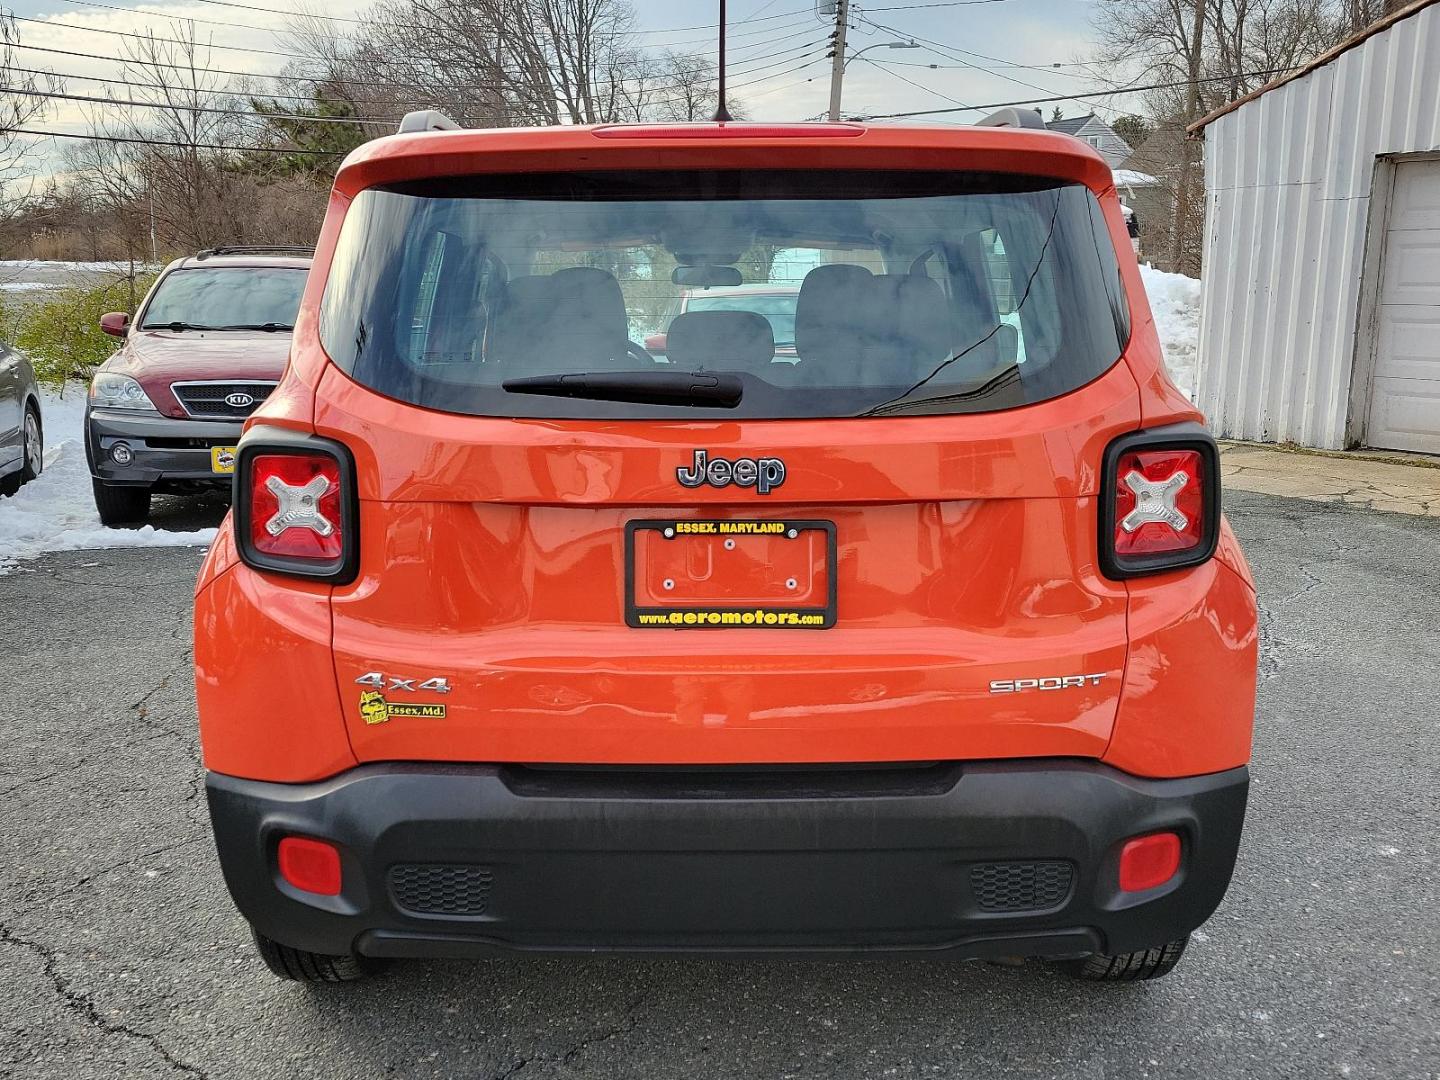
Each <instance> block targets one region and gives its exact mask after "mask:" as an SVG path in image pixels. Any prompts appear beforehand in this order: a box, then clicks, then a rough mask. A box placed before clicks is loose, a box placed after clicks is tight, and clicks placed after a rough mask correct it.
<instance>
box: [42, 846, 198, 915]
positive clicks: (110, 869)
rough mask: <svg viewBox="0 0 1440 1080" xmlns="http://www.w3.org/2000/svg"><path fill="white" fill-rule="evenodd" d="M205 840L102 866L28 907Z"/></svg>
mask: <svg viewBox="0 0 1440 1080" xmlns="http://www.w3.org/2000/svg"><path fill="white" fill-rule="evenodd" d="M205 839H206V837H204V836H203V835H202V836H187V837H186V838H185V839H184V840H176V841H175V842H174V843H171V844H164V845H162V846H160V847H157V848H152V849H151V850H149V851H142V852H141V853H140V854H138V855H132V856H130V857H129V858H128V859H121V860H120V861H119V862H116V863H111V864H110V865H109V866H103V867H101V868H100V869H99V870H96V871H94V872H93V873H90V874H86V875H85V876H84V877H82V878H77V879H76V880H75V881H73V882H71V883H70V884H69V885H67V886H65V887H64V888H63V889H61V890H60V891H59V892H57V893H51V894H50V895H49V896H42V897H41V898H40V899H38V900H35V901H33V902H29V904H30V906H38V907H44V906H45V905H47V904H53V903H54V902H55V901H57V900H59V899H60V898H61V897H63V896H68V895H69V894H70V893H72V892H74V891H75V890H76V889H83V888H84V887H85V886H87V885H89V884H90V883H91V882H93V881H96V880H98V879H100V878H102V877H104V876H105V875H107V874H113V873H114V872H115V871H116V870H124V869H125V868H126V867H127V866H134V865H135V864H136V863H140V862H144V861H145V860H146V859H153V858H154V857H155V856H157V855H165V854H168V853H169V852H171V851H178V850H179V849H180V848H183V847H189V846H190V845H192V844H199V843H203V842H204V841H205Z"/></svg>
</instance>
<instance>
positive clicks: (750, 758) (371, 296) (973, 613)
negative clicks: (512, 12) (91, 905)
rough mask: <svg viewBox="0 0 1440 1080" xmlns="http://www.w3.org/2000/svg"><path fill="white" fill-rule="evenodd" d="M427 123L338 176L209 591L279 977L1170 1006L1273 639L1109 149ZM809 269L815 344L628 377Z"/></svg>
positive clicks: (838, 127) (250, 871)
mask: <svg viewBox="0 0 1440 1080" xmlns="http://www.w3.org/2000/svg"><path fill="white" fill-rule="evenodd" d="M1027 117H1028V119H1027ZM437 122H438V123H440V125H441V126H445V124H444V122H443V121H437V120H436V119H435V117H433V116H431V117H421V118H418V122H411V121H407V123H406V124H405V125H404V126H403V127H402V132H403V133H402V134H400V135H398V136H394V137H389V138H383V139H378V140H376V141H374V142H371V143H367V144H366V145H364V146H363V147H361V148H360V149H358V150H356V151H355V152H354V153H353V154H351V156H350V157H349V158H348V159H347V160H346V162H345V164H344V165H343V166H342V167H341V169H340V170H339V173H338V174H337V176H336V178H335V190H334V193H333V195H332V197H331V200H330V209H329V215H328V217H327V218H326V221H325V225H324V229H323V231H322V233H321V236H320V239H319V243H318V246H317V248H316V255H315V266H314V270H313V271H312V273H311V276H310V280H309V284H308V286H307V288H306V292H305V297H304V300H303V302H302V303H301V308H300V317H299V320H298V322H297V328H296V335H295V345H294V350H293V354H292V357H291V362H290V366H289V368H288V369H287V370H286V373H285V375H284V377H283V379H282V380H281V384H280V388H279V389H278V390H277V391H276V392H275V393H274V394H272V395H271V397H270V398H269V400H268V401H266V402H265V404H264V405H262V406H261V407H260V408H259V409H258V410H257V411H256V413H255V415H254V416H252V417H251V418H250V420H249V422H248V424H247V426H246V430H245V434H244V436H243V438H242V439H241V440H240V444H239V450H238V453H237V458H238V466H237V473H236V489H235V500H234V511H233V514H232V516H231V517H230V518H229V519H228V520H227V521H226V523H225V525H224V526H223V528H222V529H221V532H220V536H219V537H218V539H217V540H216V542H215V543H214V544H213V546H212V547H211V549H210V552H209V554H208V556H207V557H206V561H205V564H204V566H203V569H202V571H201V574H200V579H199V581H198V583H197V586H196V610H195V665H196V693H197V699H198V705H199V713H200V733H201V745H202V749H203V752H204V759H205V766H206V769H207V770H208V771H207V780H206V783H207V789H208V793H209V804H210V817H211V821H212V823H213V827H214V830H215V838H216V844H217V847H218V850H219V855H220V863H221V866H222V868H223V870H224V874H225V879H226V882H227V883H228V885H229V888H230V891H231V894H232V896H233V897H234V899H235V902H236V903H237V905H238V906H239V908H240V910H241V912H243V914H244V915H245V917H246V918H247V919H248V920H249V922H250V923H251V925H252V926H253V928H254V932H255V935H256V941H257V942H258V944H259V947H260V952H261V955H262V956H263V957H264V958H265V960H266V961H267V962H268V963H269V965H270V967H271V968H272V970H274V971H275V972H276V973H277V974H279V975H282V976H284V977H287V978H299V979H321V980H337V979H347V978H352V977H354V976H356V975H359V974H360V973H361V972H363V971H364V970H365V968H366V967H367V966H369V965H371V964H373V963H374V962H376V961H379V960H381V959H383V958H386V957H397V956H483V955H487V954H491V953H494V952H497V951H505V950H510V951H516V952H533V951H555V952H572V953H587V954H588V953H591V952H594V951H599V950H615V951H630V952H640V953H653V952H660V951H679V952H692V953H713V952H732V953H733V952H744V953H763V954H776V953H791V952H814V953H823V954H837V953H843V954H851V953H860V952H870V951H893V952H900V953H908V954H911V955H944V956H951V957H960V958H970V957H1010V956H1027V957H1043V958H1047V959H1051V960H1055V961H1058V962H1060V963H1063V964H1064V965H1066V967H1067V968H1069V969H1070V970H1072V971H1074V972H1075V973H1077V974H1079V975H1081V976H1083V977H1087V978H1093V979H1131V978H1149V977H1152V976H1155V975H1161V974H1164V973H1165V972H1166V971H1168V970H1170V968H1171V967H1172V966H1173V965H1174V964H1175V962H1176V961H1177V960H1178V959H1179V957H1180V954H1181V952H1182V950H1183V949H1184V947H1185V943H1186V940H1187V936H1188V935H1189V934H1190V932H1191V931H1192V930H1193V929H1194V928H1195V927H1197V926H1199V925H1200V924H1201V923H1202V922H1204V921H1205V920H1206V919H1207V918H1208V917H1209V916H1210V914H1211V912H1213V911H1214V910H1215V907H1216V905H1217V904H1218V903H1219V902H1220V899H1221V897H1222V896H1223V894H1224V892H1225V889H1226V886H1227V883H1228V881H1229V878H1230V874H1231V870H1232V867H1233V865H1234V862H1235V856H1236V850H1237V847H1238V845H1239V842H1240V833H1241V825H1242V821H1243V818H1244V812H1245V801H1246V791H1247V783H1248V778H1247V772H1246V764H1247V761H1248V759H1249V754H1250V733H1251V723H1252V715H1253V711H1254V704H1255V662H1256V641H1257V626H1256V605H1255V594H1254V588H1253V585H1252V583H1251V579H1250V574H1249V571H1248V569H1247V567H1246V564H1245V559H1244V557H1243V556H1242V554H1241V552H1240V548H1239V546H1238V545H1237V543H1236V541H1235V538H1234V536H1233V535H1232V534H1231V532H1230V530H1229V528H1228V526H1227V525H1226V524H1225V521H1224V519H1223V517H1222V516H1221V512H1220V474H1219V469H1218V458H1217V453H1216V446H1215V442H1214V440H1213V439H1211V437H1210V436H1209V435H1208V434H1207V433H1206V431H1205V429H1204V428H1203V427H1202V426H1201V421H1202V418H1201V416H1200V414H1199V413H1197V412H1196V410H1195V408H1194V406H1193V405H1191V403H1190V402H1189V401H1188V400H1187V399H1186V398H1185V397H1184V396H1183V395H1182V394H1180V393H1179V392H1178V391H1177V390H1176V389H1175V387H1174V386H1173V385H1172V384H1171V382H1170V380H1169V379H1168V378H1167V377H1166V374H1165V369H1164V366H1163V363H1162V360H1161V353H1160V345H1159V342H1158V340H1157V338H1156V334H1155V327H1154V324H1153V320H1152V317H1151V314H1150V309H1149V307H1148V305H1147V303H1146V299H1145V292H1144V288H1143V287H1142V285H1141V282H1140V277H1139V273H1138V270H1137V267H1136V262H1135V259H1134V258H1133V257H1131V256H1130V254H1129V241H1128V237H1127V235H1126V231H1125V223H1124V221H1123V219H1122V217H1121V210H1120V203H1119V200H1118V199H1117V198H1116V194H1115V187H1114V183H1113V181H1112V178H1111V174H1110V170H1109V168H1107V167H1106V165H1105V162H1104V161H1103V160H1102V159H1101V158H1100V156H1099V155H1098V154H1096V153H1095V151H1094V150H1092V149H1090V148H1089V147H1087V146H1085V145H1084V144H1082V143H1079V142H1077V141H1076V140H1074V139H1071V138H1069V137H1066V136H1063V135H1058V134H1054V133H1049V132H1046V131H1043V130H1030V128H1031V127H1033V125H1034V123H1035V118H1034V116H1033V114H1026V113H1023V112H1020V113H1016V112H1010V113H1007V114H1004V115H1002V116H1000V117H997V118H996V119H995V120H994V121H992V122H991V123H989V124H986V125H982V126H976V127H968V128H960V127H954V128H951V127H946V128H926V127H883V126H877V127H868V126H863V125H857V124H813V125H809V124H802V125H781V126H776V125H750V124H733V123H722V124H686V125H676V126H609V127H597V128H581V127H555V128H547V129H543V130H529V131H504V130H489V131H464V130H426V129H427V128H430V127H433V126H435V124H436V123H437ZM449 126H450V127H453V125H449ZM777 252H785V253H786V255H785V259H784V260H780V259H778V258H777V257H776V253H777ZM782 262H783V263H784V265H783V266H781V265H780V264H781V263H782ZM801 262H807V263H808V264H809V269H807V270H805V271H804V274H803V279H802V280H801V282H800V285H799V291H798V293H797V294H796V297H795V312H794V348H795V355H794V356H782V355H780V354H779V353H778V352H777V349H776V342H775V333H774V329H773V325H774V324H773V323H772V322H771V321H770V319H769V318H768V317H767V315H766V313H765V311H764V310H750V309H747V308H746V306H745V305H744V303H743V302H739V301H740V300H741V298H742V297H743V293H735V294H734V299H735V300H736V301H737V303H735V304H731V305H729V306H727V307H726V308H725V309H722V310H686V311H684V312H683V313H681V314H679V315H677V316H676V317H675V318H674V319H673V321H672V322H670V323H669V325H668V326H667V327H666V343H665V348H666V355H665V356H664V357H657V356H655V355H654V354H653V353H651V352H650V351H648V350H647V349H646V348H645V347H644V345H643V343H642V342H638V341H637V340H636V336H637V321H636V320H635V319H634V318H633V316H634V314H635V313H636V312H637V311H638V312H647V311H653V312H663V311H665V310H666V306H665V305H666V303H668V302H670V301H674V300H678V299H679V297H680V295H681V294H682V292H684V291H685V290H696V289H705V288H707V287H713V288H721V287H724V288H731V289H733V288H734V284H735V280H736V278H737V277H739V278H740V279H741V281H742V283H744V284H749V285H756V286H760V285H765V286H769V285H773V284H775V283H776V280H777V278H782V277H783V275H787V274H788V273H789V272H790V268H791V267H793V266H795V265H798V264H800V263H801ZM667 290H668V292H667ZM754 294H755V295H756V296H757V297H761V296H764V295H766V290H755V291H754ZM757 303H758V301H757ZM640 336H643V334H641V335H640Z"/></svg>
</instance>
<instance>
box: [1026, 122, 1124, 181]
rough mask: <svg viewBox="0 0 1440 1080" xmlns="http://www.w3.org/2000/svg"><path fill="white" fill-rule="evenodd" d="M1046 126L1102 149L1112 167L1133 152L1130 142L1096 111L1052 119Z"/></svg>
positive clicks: (1119, 163) (1118, 164)
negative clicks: (1087, 114) (1062, 118)
mask: <svg viewBox="0 0 1440 1080" xmlns="http://www.w3.org/2000/svg"><path fill="white" fill-rule="evenodd" d="M1045 126H1046V127H1047V128H1048V129H1050V130H1051V131H1058V132H1059V133H1060V134H1061V135H1073V136H1074V137H1075V138H1077V139H1079V140H1080V141H1081V142H1085V143H1089V144H1090V145H1091V146H1093V147H1094V148H1095V149H1096V150H1098V151H1100V156H1101V157H1103V158H1104V159H1105V162H1106V164H1108V165H1109V166H1110V167H1111V168H1112V169H1116V168H1119V167H1120V165H1121V164H1122V163H1123V162H1124V161H1125V159H1126V158H1128V157H1129V156H1130V154H1131V153H1132V152H1133V151H1132V148H1131V146H1130V144H1129V143H1127V142H1126V141H1125V140H1124V139H1122V138H1121V137H1120V136H1119V135H1118V134H1117V133H1116V131H1115V129H1114V128H1112V127H1111V126H1110V125H1109V124H1107V123H1106V122H1105V121H1104V120H1102V119H1100V117H1098V116H1096V115H1095V114H1094V113H1091V114H1090V115H1089V116H1077V117H1075V118H1074V119H1065V120H1051V121H1049V122H1047V123H1046V124H1045Z"/></svg>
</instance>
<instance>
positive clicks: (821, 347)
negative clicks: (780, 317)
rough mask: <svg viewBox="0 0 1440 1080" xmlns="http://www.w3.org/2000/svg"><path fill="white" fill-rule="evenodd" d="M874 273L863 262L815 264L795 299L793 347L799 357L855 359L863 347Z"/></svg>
mask: <svg viewBox="0 0 1440 1080" xmlns="http://www.w3.org/2000/svg"><path fill="white" fill-rule="evenodd" d="M873 280H874V278H873V275H872V274H871V273H870V271H869V270H867V269H865V267H863V266H852V265H851V264H849V263H830V264H828V265H825V266H817V267H816V268H815V269H814V270H811V271H810V272H809V273H808V274H806V275H805V280H804V281H802V282H801V283H800V295H799V296H798V297H797V298H796V300H795V351H796V352H797V353H799V354H800V358H801V359H802V360H812V359H813V360H819V361H821V362H824V361H826V360H830V361H840V360H855V359H857V358H858V357H859V355H860V353H861V351H862V350H863V348H864V342H863V338H864V336H865V332H866V327H867V325H868V324H869V323H870V322H871V321H872V320H871V314H870V307H871V300H872V299H873V296H872V295H871V289H870V286H871V282H872V281H873Z"/></svg>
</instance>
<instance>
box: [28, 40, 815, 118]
mask: <svg viewBox="0 0 1440 1080" xmlns="http://www.w3.org/2000/svg"><path fill="white" fill-rule="evenodd" d="M52 25H54V24H52ZM98 32H101V33H121V31H98ZM808 32H810V33H813V32H814V30H813V28H812V29H810V30H809V31H808ZM126 36H128V37H144V35H139V34H127V35H126ZM799 36H800V34H791V35H789V37H788V38H782V39H780V40H789V39H790V38H795V37H799ZM147 40H152V39H148V38H147ZM153 40H156V41H166V42H175V43H176V44H180V42H179V41H177V40H176V39H173V38H155V39H153ZM821 40H823V39H816V40H812V41H809V42H806V43H804V44H802V45H794V46H791V47H789V48H785V49H778V50H776V51H774V52H770V53H760V54H758V55H754V56H747V57H745V58H744V59H743V60H741V61H740V65H754V64H755V63H756V62H757V61H760V60H768V59H771V58H774V57H781V56H786V54H787V53H801V54H802V55H803V52H802V50H804V49H808V48H812V47H814V46H815V45H818V44H820V42H821ZM11 47H12V48H17V49H26V50H32V51H36V52H45V53H54V54H56V55H60V56H72V57H79V58H84V59H89V60H108V61H111V62H113V63H119V64H136V65H140V66H143V67H150V68H159V69H163V70H168V71H184V70H190V69H189V68H188V67H187V66H186V65H183V64H178V63H166V62H163V61H157V60H146V59H141V58H139V57H114V56H104V55H102V54H100V53H88V52H79V51H76V50H73V49H56V48H51V47H49V46H43V45H26V44H23V43H20V42H14V43H12V44H11ZM197 47H198V48H202V49H208V48H224V46H211V45H205V44H201V43H197ZM296 55H299V54H296ZM307 59H310V60H315V59H317V58H316V57H307ZM796 59H799V57H798V56H789V57H787V58H786V59H785V60H781V61H779V62H777V63H776V64H772V65H768V67H779V66H781V64H784V63H788V62H790V61H792V60H796ZM654 62H656V63H658V62H659V61H658V59H657V60H656V61H654ZM740 65H736V66H737V68H739V70H738V71H737V72H736V73H737V74H740V75H753V74H755V73H757V72H759V71H763V70H767V67H766V66H760V67H754V66H745V67H740ZM202 70H203V72H204V73H205V74H207V75H230V76H235V77H238V78H245V79H263V80H270V81H274V82H282V83H299V84H302V85H310V86H315V85H318V84H323V83H326V82H328V81H329V77H328V76H324V75H321V76H295V75H263V74H258V73H256V72H253V71H235V70H233V69H230V68H213V67H205V68H204V69H202ZM704 70H705V69H704V68H694V69H690V70H687V71H683V72H674V73H668V74H674V75H680V76H683V75H698V74H701V73H703V71H704ZM46 74H48V73H46ZM77 77H79V78H84V77H85V76H77ZM654 77H655V76H654V75H648V76H647V75H637V76H631V77H629V78H625V79H621V80H618V81H619V82H621V83H635V82H640V81H642V80H644V79H646V78H654ZM366 85H368V86H377V87H388V88H391V89H399V90H405V91H410V92H414V90H415V87H414V86H413V84H412V83H409V82H395V81H393V80H382V79H373V78H372V79H367V80H366ZM469 88H470V89H473V90H496V91H505V90H514V89H515V87H514V86H513V85H512V84H509V83H471V84H469ZM206 92H212V93H225V92H226V91H222V90H213V91H210V90H207V91H206ZM277 96H278V95H277ZM419 104H420V105H421V106H422V107H427V106H429V105H431V104H433V102H420V103H419Z"/></svg>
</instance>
